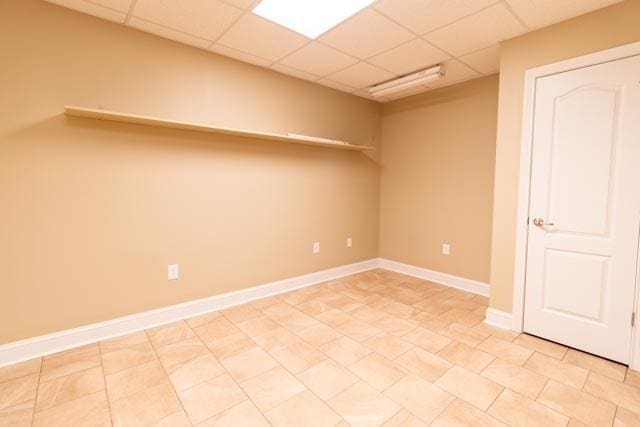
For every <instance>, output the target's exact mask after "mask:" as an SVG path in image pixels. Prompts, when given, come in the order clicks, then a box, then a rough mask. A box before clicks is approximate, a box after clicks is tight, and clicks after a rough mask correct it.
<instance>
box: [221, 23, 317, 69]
mask: <svg viewBox="0 0 640 427" xmlns="http://www.w3.org/2000/svg"><path fill="white" fill-rule="evenodd" d="M308 41H309V39H308V38H306V37H304V36H301V35H300V34H297V33H295V32H293V31H291V30H287V29H286V28H284V27H281V26H279V25H277V24H274V23H273V22H270V21H267V20H266V19H264V18H261V17H259V16H256V15H254V14H252V13H248V14H246V15H244V16H243V17H242V18H240V19H239V20H238V22H236V23H235V24H234V25H233V26H232V27H231V28H230V29H229V31H227V32H226V33H225V34H224V35H223V36H222V37H220V40H218V42H219V43H220V44H223V45H225V46H228V47H232V48H234V49H238V50H242V51H244V52H247V53H250V54H252V55H256V56H259V57H261V58H266V59H271V60H273V61H276V60H278V59H280V58H282V57H283V56H285V55H287V54H288V53H290V52H292V51H294V50H296V49H297V48H299V47H301V46H302V45H304V44H305V43H307V42H308Z"/></svg>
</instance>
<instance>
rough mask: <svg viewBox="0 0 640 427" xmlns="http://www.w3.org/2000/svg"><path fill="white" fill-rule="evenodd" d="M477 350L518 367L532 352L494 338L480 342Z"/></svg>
mask: <svg viewBox="0 0 640 427" xmlns="http://www.w3.org/2000/svg"><path fill="white" fill-rule="evenodd" d="M477 348H478V350H482V351H484V352H487V353H491V354H493V355H494V356H496V357H499V358H501V359H503V360H506V361H507V362H511V363H513V364H514V365H519V366H521V365H523V364H524V363H525V362H526V361H527V359H529V357H531V355H532V354H533V350H531V349H529V348H527V347H522V346H521V345H518V344H514V343H511V342H508V341H503V340H501V339H498V338H496V337H494V336H490V337H488V338H487V339H485V340H484V341H482V342H481V343H480V344H478V347H477Z"/></svg>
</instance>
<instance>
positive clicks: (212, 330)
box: [193, 316, 240, 346]
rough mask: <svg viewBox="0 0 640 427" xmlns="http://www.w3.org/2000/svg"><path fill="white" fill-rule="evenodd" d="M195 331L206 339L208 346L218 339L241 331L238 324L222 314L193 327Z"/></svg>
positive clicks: (203, 339)
mask: <svg viewBox="0 0 640 427" xmlns="http://www.w3.org/2000/svg"><path fill="white" fill-rule="evenodd" d="M193 332H194V333H195V334H196V335H197V336H199V337H200V339H202V341H204V343H205V344H206V345H207V346H211V345H212V344H215V342H216V341H218V340H220V339H222V338H225V337H228V336H230V335H233V334H237V333H239V332H240V329H238V328H237V326H236V325H234V324H233V323H231V322H230V321H228V320H227V318H226V317H223V316H220V317H217V318H215V319H213V320H212V321H211V322H207V323H205V324H204V325H201V326H198V327H196V328H193Z"/></svg>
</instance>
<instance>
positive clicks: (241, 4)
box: [222, 0, 259, 9]
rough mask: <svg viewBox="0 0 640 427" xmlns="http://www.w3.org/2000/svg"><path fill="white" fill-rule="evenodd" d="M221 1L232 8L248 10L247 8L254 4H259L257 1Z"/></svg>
mask: <svg viewBox="0 0 640 427" xmlns="http://www.w3.org/2000/svg"><path fill="white" fill-rule="evenodd" d="M222 1H223V2H225V3H228V4H230V5H232V6H235V7H239V8H240V9H248V8H249V6H253V5H254V4H256V3H259V1H258V0H222Z"/></svg>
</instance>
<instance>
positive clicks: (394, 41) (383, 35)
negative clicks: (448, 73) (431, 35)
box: [320, 9, 414, 59]
mask: <svg viewBox="0 0 640 427" xmlns="http://www.w3.org/2000/svg"><path fill="white" fill-rule="evenodd" d="M413 37H414V35H413V34H412V33H411V32H409V31H407V30H406V29H404V28H402V27H401V26H400V25H398V24H396V23H395V22H393V21H391V20H390V19H388V18H385V17H384V16H382V15H381V14H380V13H378V12H376V11H374V10H372V9H365V10H363V11H362V12H360V13H358V14H357V15H355V16H354V17H352V18H350V19H348V20H347V21H345V22H344V23H342V24H340V25H338V26H337V27H335V28H333V29H332V30H330V31H329V32H327V33H326V34H325V35H323V36H321V37H320V40H321V41H322V42H323V43H326V44H328V45H329V46H332V47H335V48H336V49H338V50H341V51H343V52H346V53H349V54H351V55H353V56H355V57H358V58H361V59H364V58H369V57H370V56H373V55H377V54H379V53H382V52H384V51H385V50H387V49H391V48H392V47H395V46H397V45H399V44H402V43H404V42H406V41H409V40H411V39H412V38H413Z"/></svg>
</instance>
